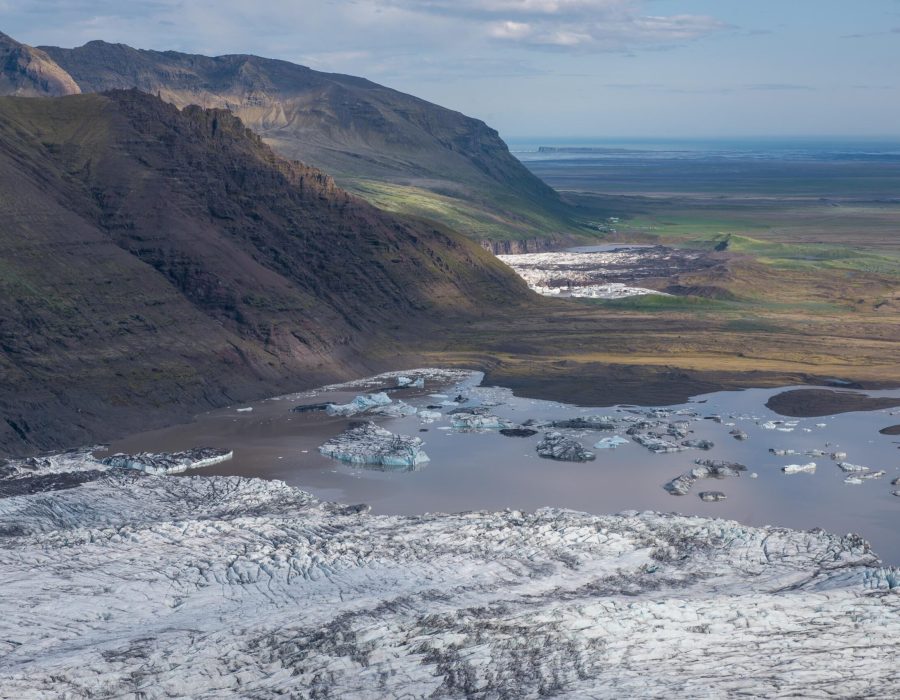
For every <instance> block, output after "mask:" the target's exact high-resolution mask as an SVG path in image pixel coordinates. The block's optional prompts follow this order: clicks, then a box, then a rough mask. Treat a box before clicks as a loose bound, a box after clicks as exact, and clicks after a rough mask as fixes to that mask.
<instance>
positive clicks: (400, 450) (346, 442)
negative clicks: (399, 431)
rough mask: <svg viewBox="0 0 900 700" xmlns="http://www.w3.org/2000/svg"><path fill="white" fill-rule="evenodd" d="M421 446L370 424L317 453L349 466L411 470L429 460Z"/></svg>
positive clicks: (339, 437) (414, 439) (353, 429)
mask: <svg viewBox="0 0 900 700" xmlns="http://www.w3.org/2000/svg"><path fill="white" fill-rule="evenodd" d="M423 444H424V443H423V442H422V440H421V439H419V438H417V437H409V436H407V435H395V434H394V433H392V432H390V431H389V430H385V429H384V428H381V427H379V426H377V425H375V424H374V423H372V422H371V421H370V422H368V423H361V424H359V425H354V426H352V427H350V428H348V429H347V430H345V431H344V432H343V433H341V434H340V435H337V436H335V437H333V438H331V439H330V440H328V442H326V443H325V444H323V445H322V446H321V447H319V452H321V453H322V454H323V455H325V456H326V457H331V458H333V459H337V460H340V461H341V462H347V463H348V464H360V465H368V466H371V467H386V468H389V469H394V468H399V469H403V470H406V471H412V470H413V469H415V468H416V467H418V466H419V465H421V464H424V463H425V462H428V461H429V459H428V455H426V454H425V453H424V452H423V451H422V449H421V448H422V445H423Z"/></svg>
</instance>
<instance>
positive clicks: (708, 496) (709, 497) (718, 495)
mask: <svg viewBox="0 0 900 700" xmlns="http://www.w3.org/2000/svg"><path fill="white" fill-rule="evenodd" d="M697 495H698V496H700V500H701V501H706V502H707V503H714V502H716V501H724V500H725V498H726V496H725V494H724V493H722V492H721V491H701V492H700V493H699V494H697Z"/></svg>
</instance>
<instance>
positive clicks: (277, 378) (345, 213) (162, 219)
mask: <svg viewBox="0 0 900 700" xmlns="http://www.w3.org/2000/svg"><path fill="white" fill-rule="evenodd" d="M0 192H2V193H3V194H2V197H0V251H2V255H0V267H2V273H3V274H2V275H0V286H2V290H0V291H2V293H0V415H2V416H3V417H4V423H3V424H0V450H5V451H7V452H22V451H27V450H34V449H38V448H44V447H52V446H58V445H66V444H71V443H72V442H78V441H85V440H89V439H97V438H100V439H102V438H104V437H109V436H110V435H113V434H116V433H118V432H121V431H122V430H124V429H128V428H133V427H135V426H138V425H141V426H146V425H153V424H155V423H159V422H162V421H164V420H170V419H172V418H173V417H181V416H184V415H186V414H188V413H189V412H192V411H196V410H197V409H199V408H203V407H204V406H212V405H221V404H222V403H226V402H229V401H232V400H243V399H246V398H248V397H251V396H261V395H265V394H267V393H276V392H278V391H286V390H289V389H290V388H292V387H299V386H301V385H303V384H308V383H310V382H314V381H318V380H319V379H324V378H327V377H334V376H338V375H340V374H341V373H343V372H347V371H348V369H350V368H363V367H367V366H368V365H370V364H372V361H370V360H369V357H370V353H371V352H375V351H379V350H380V351H385V350H386V348H389V347H391V343H392V342H393V341H392V337H391V336H393V335H396V334H398V333H403V332H404V329H406V330H408V329H410V328H418V329H420V330H421V332H426V333H427V332H437V329H438V327H439V324H440V323H442V322H445V321H446V322H453V320H454V319H459V318H460V317H461V316H465V315H466V314H468V313H473V312H475V311H476V310H478V309H482V308H484V307H485V306H486V305H495V304H497V303H516V300H517V299H518V298H520V296H521V295H522V287H521V284H520V282H519V281H518V279H517V278H515V277H514V276H513V275H512V274H511V273H510V272H509V271H508V270H507V269H506V268H505V267H503V266H502V265H501V264H500V263H498V262H496V261H495V260H493V259H492V258H491V257H490V256H489V255H488V254H487V253H485V252H484V251H482V250H481V249H480V248H479V247H478V246H477V245H475V244H474V243H472V242H470V241H468V240H465V239H464V238H462V237H461V236H458V235H456V234H453V233H451V232H448V231H446V230H439V229H437V228H435V227H434V226H428V225H425V224H417V223H409V222H405V221H402V220H399V219H397V218H394V217H392V216H391V215H389V214H386V213H384V212H381V211H379V210H377V209H375V208H374V207H372V206H370V205H368V204H366V203H365V202H363V201H361V200H359V199H357V198H355V197H353V196H351V195H349V194H347V193H346V192H345V191H343V190H341V189H340V188H338V187H337V186H336V185H335V184H334V182H333V181H332V179H331V178H330V177H328V176H327V175H325V174H324V173H322V172H321V171H318V170H316V169H314V168H310V167H307V166H303V165H301V164H299V163H295V162H289V161H286V160H284V159H282V158H280V157H278V156H276V155H275V154H274V153H273V152H272V151H271V150H270V149H269V148H268V147H267V146H266V145H265V144H263V143H262V141H261V140H260V138H259V137H258V136H256V135H254V134H253V133H252V132H250V131H249V130H248V129H247V128H246V127H245V126H244V125H243V124H242V123H241V121H240V120H239V119H238V118H236V117H235V116H234V115H232V114H230V113H229V112H226V111H221V110H205V109H202V108H199V107H189V108H186V109H184V110H181V111H179V110H178V109H177V108H176V107H174V106H173V105H171V104H167V103H165V102H163V101H161V100H159V99H157V98H156V97H152V96H149V95H146V94H144V93H140V92H137V91H120V92H113V93H109V94H105V95H81V96H72V97H65V98H57V99H22V98H2V99H0Z"/></svg>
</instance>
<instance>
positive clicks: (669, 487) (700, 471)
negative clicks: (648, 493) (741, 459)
mask: <svg viewBox="0 0 900 700" xmlns="http://www.w3.org/2000/svg"><path fill="white" fill-rule="evenodd" d="M694 464H696V465H697V466H696V467H694V468H693V469H691V470H690V471H689V472H685V473H684V474H682V475H681V476H676V477H675V478H674V479H672V480H671V481H670V482H669V483H668V484H666V485H665V486H664V487H663V488H664V489H665V490H666V491H668V492H669V493H671V494H672V495H673V496H686V495H687V494H688V493H689V492H690V490H691V488H692V487H693V486H694V483H695V482H696V481H698V480H699V479H710V478H713V479H724V478H725V477H727V476H740V475H741V472H745V471H747V467H745V466H744V465H743V464H738V463H737V462H724V461H722V460H718V459H698V460H696V461H695V462H694Z"/></svg>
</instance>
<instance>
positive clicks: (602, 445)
mask: <svg viewBox="0 0 900 700" xmlns="http://www.w3.org/2000/svg"><path fill="white" fill-rule="evenodd" d="M628 442H629V441H628V440H626V439H625V438H623V437H619V436H618V435H613V436H612V437H605V438H602V439H601V440H600V441H598V442H597V443H595V444H594V449H595V450H614V449H616V448H617V447H618V446H619V445H627V444H628Z"/></svg>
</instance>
